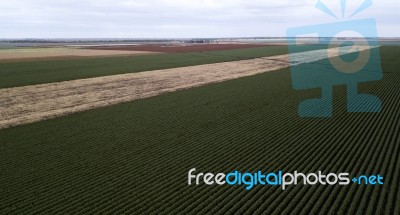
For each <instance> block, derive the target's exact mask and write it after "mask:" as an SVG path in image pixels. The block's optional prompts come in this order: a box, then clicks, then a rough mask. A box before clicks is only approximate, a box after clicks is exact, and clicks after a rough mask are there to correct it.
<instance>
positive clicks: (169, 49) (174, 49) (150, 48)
mask: <svg viewBox="0 0 400 215" xmlns="http://www.w3.org/2000/svg"><path fill="white" fill-rule="evenodd" d="M266 46H271V45H270V44H269V45H267V44H174V45H138V46H95V47H87V49H95V50H119V51H146V52H166V53H182V52H203V51H220V50H232V49H244V48H255V47H266Z"/></svg>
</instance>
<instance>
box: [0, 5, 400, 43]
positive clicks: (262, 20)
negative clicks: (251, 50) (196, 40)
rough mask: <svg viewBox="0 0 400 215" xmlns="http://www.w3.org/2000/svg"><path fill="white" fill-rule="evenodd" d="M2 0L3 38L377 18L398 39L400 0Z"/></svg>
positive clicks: (279, 32) (254, 32)
mask: <svg viewBox="0 0 400 215" xmlns="http://www.w3.org/2000/svg"><path fill="white" fill-rule="evenodd" d="M364 1H365V0H348V5H347V7H346V13H345V17H344V18H342V14H341V7H340V2H341V0H322V2H324V3H326V5H327V6H328V7H329V8H331V9H332V12H334V13H335V14H336V16H337V17H338V18H334V17H332V16H329V15H327V14H326V13H323V12H322V11H320V10H318V9H316V8H315V4H316V3H317V0H0V38H167V37H168V38H192V37H254V36H266V37H267V36H285V35H286V30H287V29H288V28H290V27H296V26H304V25H310V24H322V23H330V22H339V21H344V20H354V19H362V18H375V19H376V21H377V23H378V26H377V28H378V36H380V37H395V36H396V37H400V24H399V20H400V0H373V3H374V4H373V5H372V6H371V7H369V8H368V9H366V10H365V11H363V12H361V13H359V14H358V15H355V16H354V17H352V18H348V16H349V15H350V14H351V13H352V12H354V11H355V10H356V8H358V6H359V5H360V4H361V3H362V2H364Z"/></svg>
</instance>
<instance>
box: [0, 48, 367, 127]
mask: <svg viewBox="0 0 400 215" xmlns="http://www.w3.org/2000/svg"><path fill="white" fill-rule="evenodd" d="M368 48H369V47H368ZM368 48H367V47H360V48H359V49H360V50H366V49H368ZM326 51H327V50H317V51H311V52H303V53H298V54H295V55H291V56H290V61H291V62H292V65H293V64H301V63H305V62H314V61H318V60H321V59H323V58H325V57H324V56H326V54H325V52H326ZM328 51H329V52H330V53H331V54H330V55H329V56H331V57H335V56H338V55H339V53H340V52H338V51H337V50H336V49H329V50H328ZM289 66H290V62H289V56H288V55H279V56H273V57H264V58H257V59H251V60H240V61H234V62H224V63H215V64H207V65H199V66H190V67H181V68H174V69H164V70H155V71H147V72H140V73H131V74H122V75H113V76H104V77H96V78H90V79H81V80H74V81H65V82H57V83H50V84H40V85H32V86H24V87H15V88H7V89H1V90H0V129H1V128H7V127H13V126H17V125H23V124H28V123H33V122H37V121H41V120H45V119H50V118H54V117H58V116H63V115H67V114H71V113H76V112H80V111H85V110H89V109H93V108H99V107H104V106H108V105H113V104H118V103H122V102H128V101H133V100H137V99H143V98H148V97H152V96H157V95H160V94H164V93H168V92H174V91H177V90H182V89H187V88H192V87H197V86H202V85H206V84H211V83H217V82H223V81H226V80H230V79H236V78H240V77H245V76H251V75H255V74H259V73H263V72H269V71H275V70H278V69H283V68H287V67H289Z"/></svg>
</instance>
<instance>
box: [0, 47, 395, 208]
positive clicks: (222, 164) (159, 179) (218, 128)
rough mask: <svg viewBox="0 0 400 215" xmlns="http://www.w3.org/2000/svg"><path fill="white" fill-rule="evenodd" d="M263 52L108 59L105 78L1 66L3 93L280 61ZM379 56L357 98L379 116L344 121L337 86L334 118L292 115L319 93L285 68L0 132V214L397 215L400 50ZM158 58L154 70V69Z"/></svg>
mask: <svg viewBox="0 0 400 215" xmlns="http://www.w3.org/2000/svg"><path fill="white" fill-rule="evenodd" d="M271 48H272V49H271ZM246 50H247V49H246ZM255 50H256V51H255ZM268 50H269V51H268V52H265V48H263V47H261V48H255V49H248V50H247V51H241V52H236V51H235V50H230V51H223V52H211V53H212V54H210V53H190V54H186V53H185V54H171V55H157V56H137V58H141V59H142V60H144V62H143V65H141V64H140V63H139V61H138V62H136V61H134V60H132V59H134V58H129V59H130V61H129V60H127V59H124V58H107V64H104V65H109V67H107V66H104V65H103V64H102V63H101V61H102V60H103V59H85V60H79V61H74V65H71V66H67V65H69V64H67V63H66V62H69V63H71V62H72V61H69V60H66V61H57V62H59V63H51V62H29V63H21V64H0V71H1V73H2V74H1V75H2V77H3V76H4V77H5V80H7V81H6V82H5V83H0V86H1V87H2V88H5V87H9V86H25V85H30V84H32V83H51V82H55V81H61V80H75V79H79V78H82V77H98V76H101V75H112V74H122V73H126V72H128V69H127V68H131V67H133V66H132V65H137V67H134V69H130V70H129V71H130V72H138V71H141V70H142V69H144V68H145V65H144V63H147V66H146V69H150V70H155V69H161V68H162V69H167V68H173V67H178V66H189V65H198V64H205V63H217V62H225V61H232V60H237V59H249V58H255V57H264V56H273V55H277V54H285V53H282V52H285V50H284V49H282V48H281V47H268ZM380 50H381V61H382V67H383V71H384V76H383V79H382V80H381V81H377V82H369V83H362V84H360V92H368V93H372V94H374V95H377V96H379V97H380V98H381V100H382V102H383V104H384V105H383V109H382V112H381V113H347V112H346V91H345V87H344V86H336V87H334V110H335V111H334V115H335V117H332V118H330V119H304V118H299V117H298V114H297V106H298V104H299V103H300V102H301V101H303V100H304V99H307V98H313V97H318V96H319V94H320V91H319V90H318V89H312V90H305V91H294V90H293V89H292V86H291V77H290V71H289V69H288V68H286V69H281V70H278V71H272V72H268V73H261V74H257V75H254V76H249V77H243V78H240V79H235V80H230V81H226V82H222V83H217V84H211V85H207V86H202V87H198V88H191V89H186V90H182V91H177V92H174V93H170V94H165V95H162V96H156V97H152V98H147V99H143V100H137V101H133V102H128V103H124V104H118V105H113V106H109V107H105V108H101V109H94V110H90V111H86V112H81V113H76V114H73V115H69V116H64V117H60V118H56V119H51V120H46V121H41V122H37V123H34V124H30V125H23V126H18V127H14V128H8V129H2V130H0V142H1V143H2V144H1V146H0V161H1V163H2V165H0V172H1V174H0V191H1V193H2V195H1V196H0V213H2V214H20V213H25V212H26V211H27V210H28V211H29V213H32V214H36V213H44V212H46V213H51V214H55V213H65V212H68V213H78V212H79V213H89V214H92V213H109V214H111V213H125V214H151V213H153V214H175V213H184V214H203V213H210V214H226V213H238V214H252V213H255V214H262V213H266V214H281V213H288V212H292V213H295V214H310V213H315V214H327V213H343V214H356V213H359V214H364V213H372V212H374V211H381V212H384V213H387V214H399V213H400V189H399V187H400V184H399V181H398V178H399V177H400V169H399V168H397V167H398V165H399V164H400V159H399V155H400V148H399V146H400V123H399V122H400V112H399V109H400V99H399V95H400V93H399V88H400V75H399V73H400V71H399V67H400V61H398V56H399V55H400V47H390V46H383V47H380ZM210 56H213V57H212V58H211V57H210ZM154 57H156V59H158V60H160V63H159V64H158V65H154V64H149V62H151V61H152V60H151V59H152V58H153V60H154ZM181 58H182V59H183V60H182V61H181V60H179V59H181ZM146 59H147V61H146ZM103 61H105V60H103ZM85 62H86V64H88V63H91V64H90V65H91V66H92V67H93V68H87V67H84V65H85ZM171 62H173V63H171ZM63 63H65V64H63ZM113 63H114V64H113ZM119 63H121V64H122V65H119ZM102 65H103V67H105V68H102ZM80 67H82V69H84V71H86V72H87V73H88V74H85V75H81V73H79V72H75V70H76V68H80ZM113 67H114V69H115V70H113ZM7 68H8V69H9V70H7ZM28 68H31V70H32V68H35V69H33V70H32V72H31V70H29V69H28ZM57 68H58V69H59V70H60V72H54V71H57ZM99 68H101V69H99ZM99 70H100V71H99ZM79 71H82V70H79ZM142 71H143V70H142ZM12 72H14V73H12ZM52 72H53V73H52ZM37 73H38V76H35V74H37ZM58 76H60V77H61V78H58ZM193 167H196V168H197V169H198V170H199V171H202V172H213V173H217V172H229V171H234V170H239V171H244V172H245V171H253V170H262V171H274V170H276V169H282V170H285V171H288V172H290V171H294V170H298V171H301V172H316V171H318V170H329V171H331V172H349V173H351V174H377V173H380V174H382V175H384V176H385V185H384V186H366V185H361V186H356V185H350V186H339V185H335V186H322V185H318V186H302V185H301V186H290V187H288V189H287V190H285V191H282V190H281V189H280V188H278V187H264V186H256V187H254V188H253V189H252V190H250V191H247V190H246V189H245V187H243V186H240V187H239V186H233V187H231V186H204V185H201V186H188V185H187V171H188V170H189V169H191V168H193Z"/></svg>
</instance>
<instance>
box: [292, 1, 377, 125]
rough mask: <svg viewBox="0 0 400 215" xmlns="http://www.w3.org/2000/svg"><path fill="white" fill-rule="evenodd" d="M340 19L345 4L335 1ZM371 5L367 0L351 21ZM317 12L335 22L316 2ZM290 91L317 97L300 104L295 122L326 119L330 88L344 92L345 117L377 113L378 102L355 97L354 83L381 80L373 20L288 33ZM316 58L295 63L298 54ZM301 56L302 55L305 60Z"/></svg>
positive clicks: (371, 97)
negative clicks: (317, 93) (310, 92)
mask: <svg viewBox="0 0 400 215" xmlns="http://www.w3.org/2000/svg"><path fill="white" fill-rule="evenodd" d="M338 3H340V4H341V8H342V10H341V15H342V18H344V16H345V11H346V0H340V2H338ZM371 5H372V2H371V0H366V1H365V2H364V3H362V4H361V5H360V6H359V7H358V9H356V10H355V11H354V12H353V13H351V15H350V17H353V16H354V15H356V14H358V13H360V12H361V11H363V10H365V9H366V8H368V7H369V6H371ZM316 8H318V9H320V10H321V11H323V12H324V13H326V14H328V15H330V16H332V17H335V18H337V16H336V15H335V14H334V13H333V12H332V11H331V10H330V9H329V8H328V7H327V6H326V5H325V4H324V3H322V1H318V3H317V5H316ZM287 37H288V44H289V60H290V62H291V65H292V67H291V73H292V85H293V88H294V89H295V90H304V89H313V88H320V89H321V97H320V98H314V99H308V100H305V101H303V102H302V103H300V105H299V108H298V112H299V116H300V117H331V116H332V113H333V107H332V105H333V91H332V90H333V86H335V85H346V86H347V111H348V112H380V111H381V101H380V99H379V98H378V97H376V96H374V95H369V94H363V93H360V92H359V89H358V83H362V82H369V81H376V80H380V79H382V68H381V63H380V54H379V44H378V41H377V29H376V22H375V20H374V19H359V20H349V21H346V20H345V21H340V22H335V23H328V24H320V25H312V26H303V27H297V28H291V29H288V31H287ZM302 52H303V53H304V54H308V55H312V54H314V55H317V56H318V57H316V58H315V60H314V61H310V60H308V61H306V62H304V60H302V59H300V57H299V56H301V55H299V53H302ZM304 54H303V55H304Z"/></svg>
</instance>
